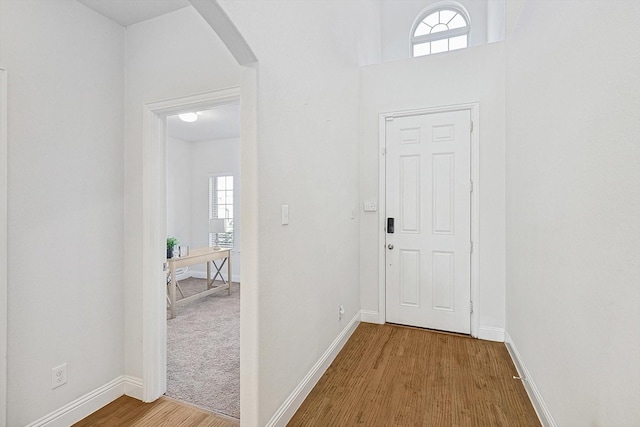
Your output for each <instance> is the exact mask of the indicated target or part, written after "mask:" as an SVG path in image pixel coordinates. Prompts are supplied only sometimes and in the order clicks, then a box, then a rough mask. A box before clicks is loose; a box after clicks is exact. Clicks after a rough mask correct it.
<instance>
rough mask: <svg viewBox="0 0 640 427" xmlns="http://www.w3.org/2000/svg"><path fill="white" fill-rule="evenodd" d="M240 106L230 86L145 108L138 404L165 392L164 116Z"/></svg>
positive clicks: (235, 90)
mask: <svg viewBox="0 0 640 427" xmlns="http://www.w3.org/2000/svg"><path fill="white" fill-rule="evenodd" d="M238 103H240V88H239V87H232V88H227V89H221V90H216V91H213V92H207V93H202V94H198V95H193V96H186V97H181V98H175V99H169V100H165V101H159V102H151V103H147V104H145V105H144V111H143V136H142V139H143V141H142V158H143V165H142V232H143V240H142V307H143V312H142V383H143V386H142V400H143V401H144V402H152V401H154V400H156V399H157V398H158V397H160V396H162V395H163V394H164V393H165V391H166V389H167V314H166V296H165V292H166V290H165V288H164V287H163V286H159V284H160V283H164V281H165V273H164V271H163V268H162V266H163V264H164V262H165V259H166V240H165V239H166V234H167V225H166V223H167V221H166V197H167V194H166V120H165V118H166V116H167V115H170V114H178V113H183V112H187V111H193V110H208V109H211V108H214V107H217V106H221V105H230V104H238Z"/></svg>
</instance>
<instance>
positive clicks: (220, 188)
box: [209, 175, 233, 248]
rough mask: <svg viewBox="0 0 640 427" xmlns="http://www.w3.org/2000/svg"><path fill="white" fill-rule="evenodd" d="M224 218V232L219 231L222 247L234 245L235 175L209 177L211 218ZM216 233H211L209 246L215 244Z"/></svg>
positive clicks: (219, 242) (219, 241)
mask: <svg viewBox="0 0 640 427" xmlns="http://www.w3.org/2000/svg"><path fill="white" fill-rule="evenodd" d="M212 219H224V233H218V244H219V245H220V246H221V247H225V248H232V247H233V176H232V175H216V176H210V177H209V220H212ZM215 241H216V233H209V246H213V245H215Z"/></svg>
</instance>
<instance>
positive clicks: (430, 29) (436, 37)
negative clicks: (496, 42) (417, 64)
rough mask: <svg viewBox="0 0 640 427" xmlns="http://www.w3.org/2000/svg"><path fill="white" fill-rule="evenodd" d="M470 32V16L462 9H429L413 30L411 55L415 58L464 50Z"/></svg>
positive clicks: (419, 18)
mask: <svg viewBox="0 0 640 427" xmlns="http://www.w3.org/2000/svg"><path fill="white" fill-rule="evenodd" d="M470 30H471V26H470V23H469V16H468V15H467V14H466V13H465V12H464V11H463V10H462V9H460V8H457V7H454V6H446V7H440V8H435V9H429V10H427V11H426V12H423V13H422V14H421V15H420V16H419V17H418V19H417V20H416V21H415V24H414V25H413V28H412V29H411V53H412V55H413V56H414V57H415V56H423V55H431V54H433V53H440V52H447V51H449V50H456V49H463V48H465V47H467V45H468V42H469V31H470Z"/></svg>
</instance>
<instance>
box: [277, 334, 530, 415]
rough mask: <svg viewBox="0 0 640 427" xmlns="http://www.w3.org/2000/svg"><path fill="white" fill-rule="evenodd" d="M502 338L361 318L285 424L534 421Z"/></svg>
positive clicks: (527, 400) (528, 402)
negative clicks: (496, 340) (497, 340)
mask: <svg viewBox="0 0 640 427" xmlns="http://www.w3.org/2000/svg"><path fill="white" fill-rule="evenodd" d="M513 375H516V370H515V367H514V366H513V363H512V362H511V358H510V357H509V354H508V352H507V350H506V348H505V346H504V344H502V343H494V342H487V341H480V340H475V339H472V338H469V337H463V336H457V335H454V334H445V333H438V332H432V331H426V330H422V329H416V328H407V327H401V326H395V325H373V324H365V323H363V324H361V325H360V326H358V328H357V329H356V331H355V332H354V334H353V335H352V336H351V338H350V340H349V341H348V342H347V344H345V346H344V348H343V349H342V351H341V352H340V354H339V355H338V356H337V357H336V359H335V361H334V362H333V363H332V364H331V366H330V367H329V369H328V370H327V372H326V373H325V374H324V375H323V377H322V378H321V379H320V381H319V382H318V384H317V385H316V386H315V388H314V389H313V390H312V391H311V393H310V394H309V396H308V397H307V399H306V400H305V401H304V403H303V404H302V406H301V407H300V409H299V410H298V411H297V412H296V414H295V415H294V417H293V418H292V420H291V421H290V422H289V424H288V425H289V426H291V427H303V426H380V427H383V426H384V427H387V426H403V427H409V426H416V427H417V426H446V427H449V426H479V425H491V426H505V427H506V426H540V423H539V421H538V418H537V416H536V414H535V411H534V409H533V407H532V406H531V402H530V401H529V399H528V397H527V395H526V392H525V390H524V387H523V386H522V384H521V383H520V381H518V380H514V379H513Z"/></svg>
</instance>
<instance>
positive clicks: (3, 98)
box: [0, 67, 9, 425]
mask: <svg viewBox="0 0 640 427" xmlns="http://www.w3.org/2000/svg"><path fill="white" fill-rule="evenodd" d="M7 88H8V85H7V70H5V69H4V68H2V67H0V313H1V314H0V425H5V423H6V422H7V374H8V371H7V354H8V348H7V347H8V342H7V329H8V326H7V324H8V319H9V317H8V316H9V314H8V302H7V287H8V280H9V275H8V263H9V260H8V257H9V252H8V250H7V248H8V243H7V242H8V232H9V231H8V218H7V206H8V197H9V189H8V188H9V187H8V168H9V161H8V159H7V154H8V145H9V144H8V136H7V135H8V134H7V127H8V125H7V120H8V118H7V117H8V114H7V105H8V100H7V97H8V95H7Z"/></svg>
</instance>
